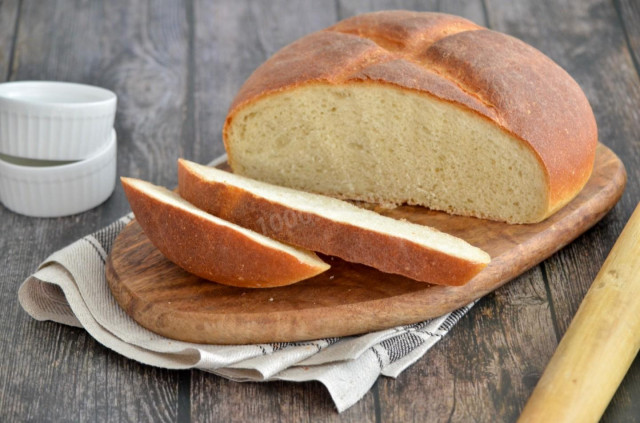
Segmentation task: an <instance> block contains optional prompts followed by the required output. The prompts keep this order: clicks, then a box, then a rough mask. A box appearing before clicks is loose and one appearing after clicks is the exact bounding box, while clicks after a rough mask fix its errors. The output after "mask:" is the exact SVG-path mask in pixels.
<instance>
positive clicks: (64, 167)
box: [0, 129, 116, 217]
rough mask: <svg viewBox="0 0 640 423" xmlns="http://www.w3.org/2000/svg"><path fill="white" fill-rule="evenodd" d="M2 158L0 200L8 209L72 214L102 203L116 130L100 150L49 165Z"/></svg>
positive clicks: (111, 174) (111, 177)
mask: <svg viewBox="0 0 640 423" xmlns="http://www.w3.org/2000/svg"><path fill="white" fill-rule="evenodd" d="M4 159H5V160H2V159H0V201H2V203H4V205H5V206H6V207H7V208H8V209H9V210H12V211H14V212H16V213H20V214H24V215H27V216H34V217H57V216H67V215H70V214H76V213H80V212H83V211H86V210H89V209H91V208H93V207H95V206H97V205H98V204H100V203H102V202H103V201H105V200H106V199H107V198H109V196H110V195H111V193H112V192H113V190H114V188H115V184H116V132H115V130H113V129H112V130H111V135H110V136H109V141H108V143H107V145H105V146H104V147H103V148H102V149H101V150H100V151H98V152H97V153H95V154H94V155H93V156H92V157H90V158H88V159H85V160H82V161H78V162H73V163H67V164H60V165H54V166H51V165H50V164H51V162H49V163H45V162H37V161H28V160H24V159H12V158H7V157H6V156H5V157H4ZM7 160H11V162H9V161H7ZM12 162H13V163H12ZM17 163H23V164H17ZM26 163H28V164H29V165H28V166H27V165H24V164H26ZM43 164H44V166H43Z"/></svg>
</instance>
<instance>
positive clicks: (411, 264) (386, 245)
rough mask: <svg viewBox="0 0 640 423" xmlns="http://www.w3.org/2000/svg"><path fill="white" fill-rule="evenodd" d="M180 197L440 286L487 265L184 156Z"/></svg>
mask: <svg viewBox="0 0 640 423" xmlns="http://www.w3.org/2000/svg"><path fill="white" fill-rule="evenodd" d="M178 189H179V192H180V196H181V197H183V198H184V199H186V200H187V201H189V202H191V203H192V204H194V205H196V207H198V208H201V209H202V210H205V211H206V212H208V213H211V214H213V215H215V216H218V217H220V218H222V219H225V220H228V221H230V222H233V223H236V224H237V225H240V226H243V227H246V228H248V229H251V230H253V231H255V232H259V233H262V234H263V235H266V236H268V237H271V238H274V239H277V240H279V241H281V242H285V243H288V244H291V245H295V246H298V247H301V248H306V249H309V250H312V251H317V252H320V253H323V254H327V255H332V256H336V257H340V258H342V259H344V260H347V261H350V262H354V263H361V264H366V265H368V266H372V267H375V268H376V269H378V270H381V271H383V272H387V273H395V274H400V275H403V276H407V277H409V278H412V279H415V280H418V281H422V282H428V283H433V284H439V285H454V286H457V285H463V284H465V283H466V282H468V281H469V280H470V279H471V278H472V277H473V276H475V275H476V274H477V273H478V272H480V270H482V269H483V268H484V267H486V263H475V262H470V261H468V260H465V259H462V258H459V257H455V256H452V255H449V254H446V253H443V252H441V251H436V250H433V249H429V248H427V247H424V246H422V245H418V244H416V243H414V242H411V241H407V240H406V239H402V238H399V237H393V236H389V235H385V234H381V233H377V232H373V231H370V230H366V229H363V228H359V227H356V226H353V225H348V224H345V223H341V222H336V221H333V220H331V219H328V218H326V217H323V216H319V215H316V214H313V213H308V212H303V211H300V210H296V209H293V208H290V207H287V206H284V205H282V204H278V203H274V202H271V201H269V200H267V199H265V198H261V197H257V196H255V195H254V194H252V193H250V192H248V191H246V190H244V189H240V188H238V187H235V186H231V185H228V184H224V183H220V182H215V181H209V180H203V179H202V178H201V177H200V176H199V175H198V174H196V173H195V172H193V171H191V169H190V168H189V167H188V165H186V164H185V163H184V162H183V161H181V160H180V161H179V166H178Z"/></svg>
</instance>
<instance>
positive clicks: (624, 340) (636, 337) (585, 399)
mask: <svg viewBox="0 0 640 423" xmlns="http://www.w3.org/2000/svg"><path fill="white" fill-rule="evenodd" d="M639 348H640V204H639V205H638V206H637V207H636V209H635V211H634V212H633V215H632V216H631V218H630V219H629V222H628V223H627V225H626V226H625V228H624V230H623V231H622V234H620V237H619V238H618V240H617V241H616V243H615V245H614V246H613V249H612V250H611V252H610V253H609V256H608V257H607V260H606V261H605V262H604V265H603V266H602V269H600V272H599V273H598V275H597V276H596V279H595V281H594V282H593V284H592V285H591V288H589V291H588V292H587V295H586V296H585V298H584V300H583V301H582V304H580V307H579V308H578V312H577V313H576V315H575V317H574V318H573V321H572V322H571V325H570V326H569V329H567V332H566V333H565V335H564V337H563V338H562V341H560V344H559V345H558V349H557V350H556V352H555V353H554V354H553V357H551V361H550V362H549V364H548V365H547V368H546V369H545V371H544V373H543V374H542V377H541V378H540V381H539V382H538V385H537V386H536V388H535V389H534V391H533V394H531V398H529V401H528V402H527V404H526V405H525V407H524V410H523V411H522V414H521V415H520V419H519V420H518V422H520V423H525V422H545V423H546V422H555V423H559V422H597V421H598V420H599V419H600V417H601V416H602V413H604V410H605V409H606V408H607V405H608V404H609V401H611V398H612V397H613V394H614V393H615V391H616V389H617V388H618V385H619V384H620V382H621V381H622V378H623V377H624V375H625V373H626V372H627V370H628V369H629V366H631V363H632V362H633V359H634V357H635V356H636V354H637V353H638V349H639Z"/></svg>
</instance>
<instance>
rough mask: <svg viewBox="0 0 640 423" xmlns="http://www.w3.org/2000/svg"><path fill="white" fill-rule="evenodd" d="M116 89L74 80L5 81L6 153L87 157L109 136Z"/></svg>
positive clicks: (1, 97) (1, 124)
mask: <svg viewBox="0 0 640 423" xmlns="http://www.w3.org/2000/svg"><path fill="white" fill-rule="evenodd" d="M116 102H117V98H116V95H115V94H114V93H113V92H112V91H109V90H106V89H104V88H99V87H94V86H91V85H84V84H74V83H70V82H52V81H20V82H6V83H2V84H0V153H2V154H6V155H9V156H15V157H22V158H28V159H41V160H82V159H86V158H87V157H90V156H92V155H93V154H94V153H96V152H97V151H99V150H101V149H102V148H103V147H104V146H105V145H106V144H107V142H108V141H109V133H110V131H111V128H113V121H114V119H115V114H116Z"/></svg>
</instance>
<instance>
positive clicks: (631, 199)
mask: <svg viewBox="0 0 640 423" xmlns="http://www.w3.org/2000/svg"><path fill="white" fill-rule="evenodd" d="M489 15H490V21H491V22H492V23H493V25H494V27H495V29H498V30H502V31H506V32H508V33H511V34H512V35H514V36H516V37H518V38H520V39H522V40H524V41H526V42H528V43H530V44H532V45H534V46H536V47H537V48H539V49H540V50H542V51H543V52H544V53H546V54H547V55H549V56H550V57H551V58H552V59H554V60H555V61H556V62H557V63H559V64H560V65H561V66H562V67H564V68H565V69H566V70H567V71H568V72H569V73H570V74H571V75H572V76H573V77H574V78H575V79H576V80H577V81H578V83H579V84H580V85H581V86H582V88H583V89H584V91H585V93H586V95H587V97H588V98H589V100H590V102H591V105H592V107H593V109H594V113H595V115H596V120H597V122H598V125H599V137H600V140H601V141H602V142H604V143H605V144H607V145H608V146H610V147H611V148H612V149H613V150H614V151H616V152H617V154H618V155H619V156H620V157H621V158H622V160H623V162H625V165H626V167H627V171H628V173H629V175H628V176H629V184H628V185H627V190H626V193H625V195H624V196H623V198H622V200H621V202H620V203H619V205H618V206H617V207H616V208H615V209H614V210H613V211H612V212H611V213H610V214H609V216H607V217H606V218H605V219H604V220H603V221H602V222H601V223H600V224H598V225H597V226H596V227H595V228H594V229H592V230H591V231H589V232H587V233H586V234H585V235H584V236H582V237H581V238H579V239H578V240H577V241H576V242H574V243H573V244H572V245H570V246H569V247H568V248H565V249H564V250H562V251H561V252H560V253H558V254H556V255H555V256H554V257H552V258H551V259H550V260H548V261H547V262H545V264H544V271H545V274H546V275H547V279H548V286H549V291H550V295H551V298H552V300H553V303H552V307H553V310H554V314H555V316H556V319H557V320H556V325H557V328H558V332H559V335H562V334H563V333H564V331H565V330H566V328H567V326H568V324H569V322H570V321H571V319H572V317H573V315H574V314H575V311H576V310H577V307H578V305H579V303H580V301H581V300H582V298H583V297H584V294H585V293H586V291H587V289H588V287H589V286H590V284H591V282H592V280H593V278H594V277H595V275H596V274H597V272H598V270H599V268H600V266H601V265H602V263H603V262H604V259H605V257H606V255H607V253H608V251H609V250H610V248H611V246H612V245H613V243H614V242H615V239H616V238H617V235H618V234H619V232H620V231H621V229H622V227H623V226H624V223H625V222H626V220H627V218H628V216H629V215H630V213H631V211H632V210H633V207H634V206H635V203H636V202H637V201H638V199H640V190H639V187H638V184H637V183H634V181H637V180H638V177H639V176H640V173H639V172H640V169H639V166H638V164H640V148H638V147H640V125H638V122H640V111H639V110H638V108H637V107H630V106H629V105H630V104H640V103H639V102H640V84H639V83H638V75H637V73H636V71H635V69H634V65H633V62H632V58H631V55H630V54H629V50H628V49H627V44H626V42H625V37H624V33H623V31H622V29H621V25H620V22H619V21H618V17H617V16H616V10H615V9H614V7H613V5H612V4H611V3H610V2H606V1H599V0H593V1H586V2H571V1H562V2H550V1H548V2H535V3H531V2H526V1H518V2H496V1H493V0H492V1H490V2H489ZM636 22H637V21H636ZM541 336H546V335H545V334H537V335H535V334H534V336H533V337H532V338H531V343H532V344H533V343H538V342H539V338H540V337H541ZM549 358H550V356H548V357H547V358H546V359H547V360H548V359H549ZM636 367H637V366H636ZM541 370H542V368H541V369H540V371H541ZM634 375H637V370H635V372H634V368H632V374H631V375H630V377H628V378H627V380H625V382H624V383H623V385H622V388H621V389H620V391H619V392H618V394H617V395H616V397H614V399H613V401H612V403H611V406H610V407H609V411H608V412H607V414H605V417H604V420H605V421H606V420H608V419H611V420H613V421H615V420H617V419H618V417H620V416H623V415H636V416H637V415H639V414H640V408H638V406H637V405H635V406H634V405H632V403H630V402H629V401H628V398H629V397H631V398H633V397H637V396H638V395H640V386H639V381H638V377H637V376H634ZM625 398H627V399H625Z"/></svg>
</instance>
